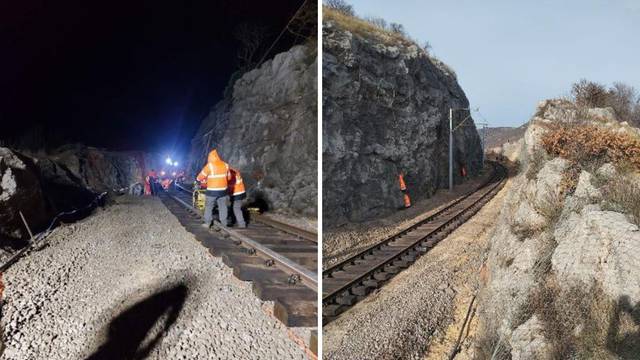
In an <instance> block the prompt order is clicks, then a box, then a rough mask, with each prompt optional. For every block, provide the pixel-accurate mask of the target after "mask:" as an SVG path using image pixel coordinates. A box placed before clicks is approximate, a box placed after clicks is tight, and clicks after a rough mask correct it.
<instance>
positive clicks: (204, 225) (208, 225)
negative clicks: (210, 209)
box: [201, 223, 211, 229]
mask: <svg viewBox="0 0 640 360" xmlns="http://www.w3.org/2000/svg"><path fill="white" fill-rule="evenodd" d="M201 226H202V227H203V228H206V229H208V228H210V227H211V224H207V223H204V224H202V225H201Z"/></svg>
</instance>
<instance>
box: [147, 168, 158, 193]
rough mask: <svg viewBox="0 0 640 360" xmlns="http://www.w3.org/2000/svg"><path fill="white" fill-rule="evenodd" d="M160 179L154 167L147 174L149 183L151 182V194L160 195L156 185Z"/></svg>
mask: <svg viewBox="0 0 640 360" xmlns="http://www.w3.org/2000/svg"><path fill="white" fill-rule="evenodd" d="M157 181H158V175H157V174H156V171H155V170H154V169H151V171H149V174H148V175H147V183H149V190H150V191H151V195H158V188H157V187H156V182H157Z"/></svg>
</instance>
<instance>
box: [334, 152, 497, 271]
mask: <svg viewBox="0 0 640 360" xmlns="http://www.w3.org/2000/svg"><path fill="white" fill-rule="evenodd" d="M491 165H492V166H493V172H492V174H491V176H490V177H489V179H487V181H485V182H483V183H482V184H481V185H479V186H478V187H476V188H475V189H473V190H471V191H469V192H468V193H466V194H463V195H462V196H460V197H459V198H457V199H456V200H454V201H453V202H451V203H449V204H448V205H447V206H445V207H443V208H442V209H440V210H438V211H437V212H435V213H434V214H431V215H429V216H428V217H426V218H425V219H423V220H421V221H419V222H417V223H415V224H413V225H411V226H409V227H408V228H406V229H403V230H401V231H399V232H397V233H395V234H393V235H391V236H389V237H387V238H386V239H384V240H382V241H380V242H378V243H375V244H373V245H370V246H368V247H367V248H365V249H364V250H361V251H359V252H358V253H357V254H355V255H352V256H350V257H349V258H347V259H345V260H342V261H340V262H339V263H337V264H335V265H332V266H331V267H329V268H327V269H325V270H323V271H322V276H323V277H324V276H328V275H330V274H331V273H332V272H335V271H339V270H340V269H342V268H343V267H344V266H345V265H350V264H352V263H353V262H354V261H355V260H357V259H359V258H361V257H362V256H364V255H366V254H367V253H369V252H371V251H373V250H376V249H378V248H381V247H383V246H385V245H386V244H388V243H389V242H391V241H393V240H395V239H397V238H399V237H400V236H403V235H406V234H407V233H409V232H411V231H413V230H415V229H416V228H418V227H420V226H422V225H424V224H426V223H428V222H430V221H433V220H435V219H436V218H437V217H439V216H441V215H442V214H444V213H446V212H447V211H449V210H451V209H452V208H453V207H454V206H456V205H458V204H459V203H461V202H462V201H464V200H466V199H467V198H469V197H470V196H471V195H473V194H475V193H477V192H478V191H480V190H481V189H482V188H484V187H486V186H487V185H489V184H490V183H491V182H492V181H494V180H495V177H496V172H497V165H496V163H494V162H491Z"/></svg>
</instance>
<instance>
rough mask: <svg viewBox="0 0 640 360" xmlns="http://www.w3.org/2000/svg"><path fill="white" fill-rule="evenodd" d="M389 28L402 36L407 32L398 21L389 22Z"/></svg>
mask: <svg viewBox="0 0 640 360" xmlns="http://www.w3.org/2000/svg"><path fill="white" fill-rule="evenodd" d="M389 30H390V31H391V32H393V33H396V34H400V35H403V36H406V35H407V32H406V31H405V30H404V25H402V24H398V23H391V24H389Z"/></svg>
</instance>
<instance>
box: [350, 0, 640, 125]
mask: <svg viewBox="0 0 640 360" xmlns="http://www.w3.org/2000/svg"><path fill="white" fill-rule="evenodd" d="M347 1H348V2H349V3H350V4H352V5H353V7H354V9H355V11H356V13H357V14H358V15H359V16H379V17H382V18H384V19H385V20H387V22H397V23H401V24H403V25H404V26H405V29H406V30H407V32H408V33H409V34H410V35H411V36H412V37H413V38H415V39H417V40H418V41H420V42H423V41H428V42H429V43H431V45H432V47H433V50H432V53H433V54H435V55H436V56H437V57H438V58H440V59H441V60H443V61H444V62H446V63H447V64H449V65H450V66H451V67H452V68H453V69H454V70H455V71H456V73H457V74H458V81H459V82H460V85H461V86H462V88H463V89H464V91H465V92H466V94H467V97H468V98H469V101H470V103H471V107H472V108H475V107H479V108H480V113H481V114H482V115H483V116H484V117H485V118H486V119H487V120H488V121H489V123H490V124H491V125H490V126H492V127H494V126H517V125H520V124H522V123H524V122H526V121H527V120H528V119H529V117H530V116H531V115H532V114H533V112H534V110H535V106H536V104H537V102H538V101H540V100H543V99H546V98H551V97H557V96H562V95H568V94H569V91H570V88H571V84H572V83H573V82H575V81H577V80H579V79H580V78H587V79H589V80H594V81H598V82H601V83H605V84H611V83H612V82H614V81H622V82H625V83H628V84H629V85H632V86H634V87H636V89H639V88H640V0H568V1H565V0H556V1H550V0H540V1H533V0H531V1H515V0H511V1H507V0H502V1H500V0H485V1H478V0H451V1H443V0H438V1H431V0H429V1H427V0H395V1H388V0H347ZM474 117H475V118H476V119H478V117H477V116H474Z"/></svg>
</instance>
